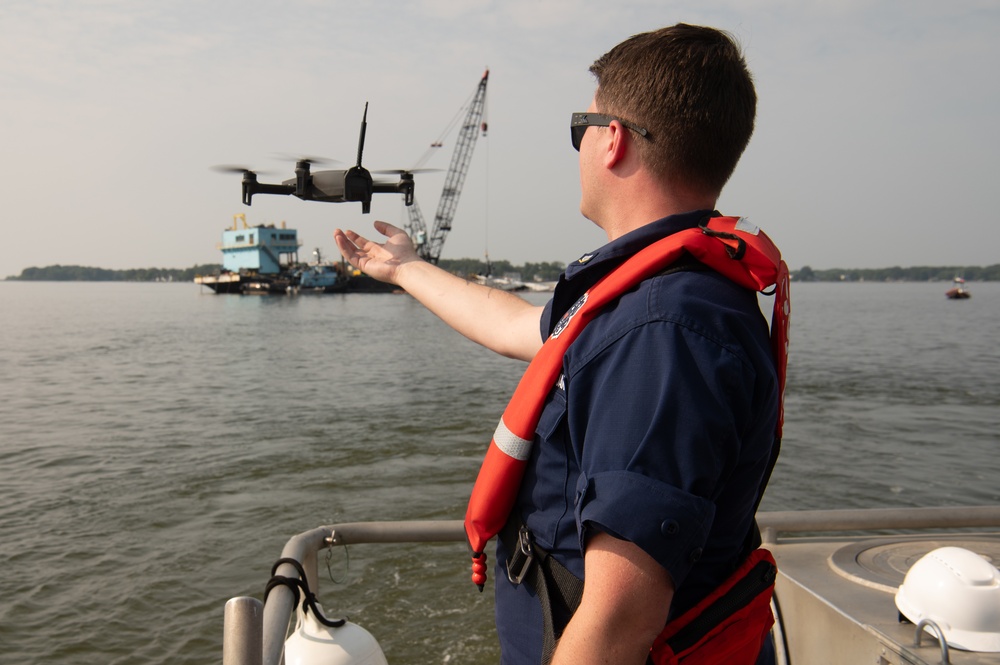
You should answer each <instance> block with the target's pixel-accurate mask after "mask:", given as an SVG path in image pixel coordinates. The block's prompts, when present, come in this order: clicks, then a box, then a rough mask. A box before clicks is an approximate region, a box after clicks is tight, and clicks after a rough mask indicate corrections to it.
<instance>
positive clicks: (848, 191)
mask: <svg viewBox="0 0 1000 665" xmlns="http://www.w3.org/2000/svg"><path fill="white" fill-rule="evenodd" d="M680 21H683V22H688V23H702V24H707V25H713V26H716V27H719V28H723V29H726V30H728V31H730V32H731V33H733V34H734V35H735V36H736V38H737V39H738V41H739V42H740V43H741V44H742V45H743V47H744V49H745V52H746V56H747V60H748V62H749V64H750V68H751V70H752V71H753V73H754V77H755V80H756V84H757V92H758V96H759V105H758V118H757V129H756V132H755V134H754V137H753V140H752V141H751V143H750V147H749V149H748V151H747V153H746V154H745V155H744V158H743V161H742V162H741V164H740V166H739V167H738V168H737V171H736V174H735V175H734V177H733V179H732V180H731V181H730V183H729V185H728V186H727V188H726V190H725V192H724V193H723V197H722V200H721V201H720V209H721V210H722V211H723V212H724V213H726V214H740V215H746V216H748V217H750V218H751V219H752V220H753V221H754V222H755V223H757V224H758V225H760V226H762V227H763V228H764V229H765V230H766V231H768V233H769V234H770V235H771V237H772V238H774V239H775V241H776V242H777V243H778V244H779V245H780V246H781V248H782V250H783V252H784V254H785V257H786V259H787V261H788V263H789V265H790V266H791V267H792V268H793V269H794V268H799V267H802V266H803V265H810V266H812V267H813V268H831V267H844V268H851V267H886V266H893V265H901V266H912V265H954V264H962V265H989V264H994V263H998V262H1000V258H998V256H997V254H998V248H1000V231H998V229H997V221H998V220H997V209H998V206H997V204H996V203H995V202H994V201H993V199H992V198H991V197H992V196H993V195H990V196H987V194H989V192H990V191H995V189H994V188H995V186H996V180H997V175H998V171H1000V169H998V166H997V163H998V161H1000V129H998V122H1000V73H998V71H997V69H998V65H1000V39H998V38H997V35H998V34H1000V2H997V0H952V1H950V2H940V0H933V1H931V0H905V1H903V0H901V1H898V2H893V1H888V0H870V1H866V0H813V1H808V0H805V1H799V0H685V1H678V2H671V1H669V0H616V1H615V2H608V1H607V0H603V1H600V2H598V1H593V0H545V1H538V0H533V1H530V2H529V1H527V0H497V1H493V0H424V1H415V2H392V3H390V2H358V1H357V0H353V1H351V2H341V1H339V0H328V1H325V2H324V1H321V0H292V1H278V0H269V1H268V2H261V1H259V0H239V1H236V0H219V1H213V2H205V1H204V0H197V1H196V0H161V1H160V2H145V1H142V0H135V1H130V0H73V1H70V0H63V1H49V0H23V1H22V0H3V1H2V2H0V229H2V231H3V239H2V240H0V278H2V277H4V276H7V275H15V274H19V273H20V271H21V270H22V269H24V268H26V267H29V266H44V265H51V264H57V263H58V264H80V265H89V266H98V267H105V268H139V267H167V268H184V267H190V266H192V265H195V264H201V263H214V262H220V261H221V255H220V254H219V252H218V250H217V245H218V243H219V241H220V239H221V232H222V230H223V229H224V228H226V227H227V226H229V225H230V224H231V223H232V219H233V215H234V214H236V213H240V212H245V213H246V214H247V218H248V220H249V221H250V223H252V224H263V223H280V222H281V221H286V222H287V223H288V225H289V226H292V227H295V228H297V229H298V230H299V238H300V240H301V241H302V242H303V248H302V252H301V254H300V257H301V258H308V257H309V254H310V253H311V250H312V248H313V247H320V248H322V249H323V250H324V251H325V252H326V253H328V254H330V255H331V256H332V255H334V253H335V246H334V244H333V240H332V231H333V229H334V228H335V227H336V226H346V227H350V228H355V229H358V230H360V231H362V232H367V231H368V230H369V229H370V227H371V222H372V221H374V220H375V219H376V218H381V219H385V220H387V221H390V222H393V223H396V224H399V225H402V224H403V223H404V221H405V219H406V211H405V209H404V208H403V207H402V204H401V201H400V199H399V198H398V197H396V196H386V195H381V196H378V195H377V196H376V199H375V202H374V205H373V210H372V214H371V215H369V216H363V215H361V211H360V206H359V205H358V204H337V205H333V204H324V203H314V202H305V201H300V200H298V199H296V198H294V197H277V196H263V195H261V196H258V197H256V198H255V200H254V204H253V206H252V207H250V208H247V207H245V206H243V205H242V204H241V202H240V177H239V176H238V175H229V176H225V175H220V174H218V173H215V172H213V171H211V170H210V169H209V167H210V166H212V165H217V164H233V163H235V164H246V165H250V166H253V167H255V168H257V169H260V170H261V171H272V172H274V175H273V176H272V177H270V178H264V177H263V176H262V177H261V180H268V181H280V180H282V179H285V178H289V177H292V169H293V167H294V165H293V164H292V163H291V162H288V161H281V160H279V159H276V157H275V156H276V155H279V154H287V155H293V156H294V155H317V156H324V157H329V158H335V159H339V160H341V161H343V162H347V163H350V162H352V161H353V159H354V157H355V153H356V142H357V136H358V128H359V122H360V117H361V112H362V110H363V107H364V104H365V102H366V101H367V102H369V103H370V108H369V112H368V141H367V146H366V151H365V165H366V166H368V167H369V168H371V169H380V168H402V167H411V166H413V165H414V164H415V163H416V161H417V160H418V159H419V158H420V156H421V155H422V154H423V153H424V152H425V150H426V148H427V146H428V145H429V144H430V143H431V142H432V141H434V140H435V139H436V138H438V137H439V135H440V134H441V133H442V131H443V130H444V129H445V127H446V126H447V125H448V123H449V121H450V120H451V119H452V118H453V117H454V116H455V114H456V113H457V112H458V111H459V109H460V108H461V107H462V105H463V104H464V103H465V102H466V101H467V100H468V98H469V97H470V95H471V94H472V92H473V90H474V88H475V86H476V84H477V83H478V81H479V79H480V77H481V75H482V73H483V71H484V69H486V68H487V67H488V68H489V69H490V84H489V92H488V97H487V120H488V123H489V134H488V136H487V137H486V138H485V139H483V138H480V140H479V143H478V144H477V146H476V152H475V156H474V158H473V162H472V165H471V169H470V172H469V176H468V179H467V181H466V186H465V192H464V195H463V197H462V200H461V201H460V203H459V206H458V212H457V215H456V219H455V223H454V230H453V231H452V233H451V235H450V236H449V238H448V240H447V243H446V245H445V247H444V252H443V256H444V257H445V258H459V257H467V256H471V257H481V256H482V255H483V253H484V251H486V250H488V251H489V253H490V256H491V257H492V258H494V259H509V260H511V261H513V262H515V263H521V262H523V261H569V260H572V259H574V258H576V257H577V256H579V255H580V254H582V253H584V252H585V251H587V250H589V249H592V248H594V247H596V246H599V245H600V244H601V243H602V242H603V236H602V234H601V233H600V232H599V231H598V230H597V229H595V228H594V227H593V226H592V225H591V223H590V222H588V221H587V220H585V219H584V218H582V217H581V216H580V214H579V210H578V203H579V184H578V170H577V154H576V153H575V152H574V151H573V149H572V147H571V146H570V141H569V130H568V124H569V117H570V114H571V113H572V112H574V111H582V110H584V109H586V107H587V105H588V104H589V102H590V99H591V96H592V93H593V81H592V78H591V76H590V74H589V73H588V71H587V68H588V67H589V65H590V63H591V62H592V61H593V60H594V59H595V58H596V57H598V56H599V55H601V54H602V53H604V52H605V51H607V50H608V49H609V48H611V47H612V46H614V45H615V44H616V43H618V42H619V41H621V40H623V39H625V38H626V37H628V36H630V35H632V34H634V33H637V32H642V31H645V30H648V29H653V28H657V27H661V26H663V25H669V24H673V23H676V22H680ZM454 139H455V134H454V133H453V134H452V135H451V136H450V137H449V140H448V142H447V144H446V146H445V147H444V148H443V149H442V150H441V151H439V152H440V154H438V155H437V156H436V157H435V158H434V159H433V160H431V162H429V163H428V164H427V166H429V167H438V168H442V169H444V168H447V166H448V162H449V159H450V157H451V150H452V148H453V147H454ZM443 180H444V175H443V173H437V174H425V175H423V176H418V177H417V200H418V201H419V202H420V204H421V208H422V209H423V211H424V214H425V216H428V217H432V216H433V211H434V209H435V208H436V206H437V201H438V196H439V193H440V189H441V186H442V183H443Z"/></svg>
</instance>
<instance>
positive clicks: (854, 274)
mask: <svg viewBox="0 0 1000 665" xmlns="http://www.w3.org/2000/svg"><path fill="white" fill-rule="evenodd" d="M791 274H792V279H793V280H794V281H797V282H950V281H952V280H953V279H955V278H956V277H961V278H963V279H967V280H969V281H970V282H996V281H1000V263H998V264H995V265H991V266H985V267H982V266H914V267H911V268H901V267H899V266H893V267H891V268H861V269H858V268H851V269H844V268H828V269H823V270H819V269H815V270H814V269H813V268H810V267H809V266H803V267H802V268H801V269H799V270H793V271H791Z"/></svg>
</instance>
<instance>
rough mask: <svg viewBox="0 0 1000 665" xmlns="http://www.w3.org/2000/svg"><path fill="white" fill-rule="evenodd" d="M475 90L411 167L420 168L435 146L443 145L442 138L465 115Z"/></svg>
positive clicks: (432, 152)
mask: <svg viewBox="0 0 1000 665" xmlns="http://www.w3.org/2000/svg"><path fill="white" fill-rule="evenodd" d="M476 92H477V90H473V92H472V94H471V95H469V98H468V99H466V100H465V103H464V104H462V106H461V107H459V109H458V111H457V112H456V113H455V116H454V117H453V118H452V119H451V120H450V121H449V122H448V125H447V127H445V128H444V131H443V132H441V133H440V134H439V135H438V137H437V139H435V141H434V142H433V143H431V144H430V146H428V148H427V150H425V151H424V154H423V155H421V156H420V159H418V160H417V163H416V164H415V165H414V167H413V168H415V169H419V168H422V167H423V166H424V164H426V163H427V160H429V159H430V158H431V155H433V154H434V152H435V150H437V148H440V147H443V146H444V140H445V139H446V138H447V137H448V135H449V134H451V132H452V130H454V129H455V125H457V124H458V123H459V120H460V119H461V118H462V117H463V116H464V115H465V113H466V112H467V110H468V108H469V105H470V104H472V100H473V99H475V97H476Z"/></svg>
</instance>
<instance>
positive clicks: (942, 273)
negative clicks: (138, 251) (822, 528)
mask: <svg viewBox="0 0 1000 665" xmlns="http://www.w3.org/2000/svg"><path fill="white" fill-rule="evenodd" d="M439 265H440V266H441V267H442V268H444V269H445V270H448V271H450V272H453V273H456V274H464V275H470V274H486V273H487V272H490V273H491V274H493V275H507V274H511V273H514V274H519V275H521V276H523V278H526V279H534V278H538V279H542V280H554V279H556V278H558V276H559V273H560V272H561V271H562V270H563V268H564V267H565V266H563V265H562V264H559V263H525V264H523V265H520V266H518V265H513V264H511V263H510V262H509V261H492V262H491V263H490V265H489V266H488V267H487V264H486V263H485V262H484V261H482V260H481V259H441V262H440V264H439ZM221 269H222V266H220V265H218V264H204V265H199V266H192V267H191V268H131V269H126V270H110V269H107V268H94V267H88V266H63V265H52V266H46V267H42V268H37V267H31V268H25V269H24V270H22V271H21V274H20V275H11V276H9V277H7V278H5V281H20V282H193V281H194V278H195V277H196V276H198V275H214V274H216V273H218V272H219V271H220V270H221ZM791 275H792V281H795V282H951V281H952V280H953V279H954V278H956V277H961V278H963V279H965V280H966V281H969V282H996V281H1000V264H995V265H992V266H985V267H982V266H914V267H910V268H901V267H899V266H893V267H891V268H853V269H845V268H826V269H818V268H817V269H814V268H811V267H810V266H803V267H802V268H800V269H798V270H792V271H791Z"/></svg>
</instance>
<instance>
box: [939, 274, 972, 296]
mask: <svg viewBox="0 0 1000 665" xmlns="http://www.w3.org/2000/svg"><path fill="white" fill-rule="evenodd" d="M954 283H955V286H953V287H952V288H950V289H948V290H947V291H945V295H946V296H947V297H948V299H949V300H965V299H966V298H969V297H971V296H972V294H971V293H969V292H968V291H967V290H966V289H965V280H964V279H963V278H961V277H956V278H955V279H954Z"/></svg>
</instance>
